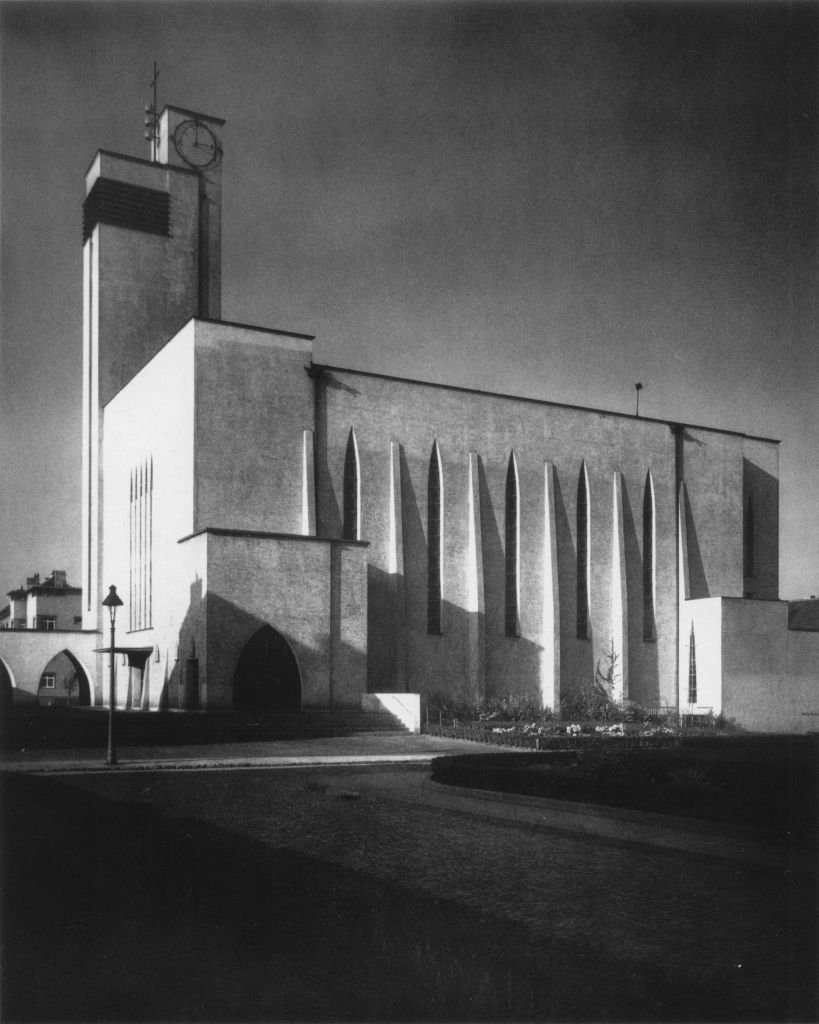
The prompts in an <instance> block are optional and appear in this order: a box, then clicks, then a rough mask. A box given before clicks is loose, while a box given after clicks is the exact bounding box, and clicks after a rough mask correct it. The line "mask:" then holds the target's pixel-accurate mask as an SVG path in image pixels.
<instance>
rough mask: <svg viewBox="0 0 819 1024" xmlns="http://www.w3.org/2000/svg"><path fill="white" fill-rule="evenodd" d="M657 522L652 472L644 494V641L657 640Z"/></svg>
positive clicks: (648, 476)
mask: <svg viewBox="0 0 819 1024" xmlns="http://www.w3.org/2000/svg"><path fill="white" fill-rule="evenodd" d="M656 542H657V520H656V510H655V507H654V481H653V480H652V478H651V471H650V470H649V472H648V473H646V486H645V491H644V492H643V640H656V639H657V622H656V618H655V610H654V609H655V600H656V593H657V571H656Z"/></svg>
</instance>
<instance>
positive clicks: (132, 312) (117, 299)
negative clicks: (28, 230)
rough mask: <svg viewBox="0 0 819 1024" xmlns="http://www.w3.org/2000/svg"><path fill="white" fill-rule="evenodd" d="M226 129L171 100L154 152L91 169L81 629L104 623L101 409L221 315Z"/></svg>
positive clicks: (110, 157)
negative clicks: (187, 329) (186, 330)
mask: <svg viewBox="0 0 819 1024" xmlns="http://www.w3.org/2000/svg"><path fill="white" fill-rule="evenodd" d="M152 113H153V112H152ZM223 124H224V121H222V120H221V118H217V117H212V116H210V115H205V114H198V113H195V112H194V111H190V110H185V109H183V108H181V107H171V106H166V107H165V108H164V109H163V111H162V113H161V114H160V115H159V116H158V117H156V118H155V130H152V131H151V132H150V138H149V141H150V143H151V159H147V160H144V159H139V158H136V157H132V156H126V155H123V154H119V153H111V152H109V151H107V150H100V151H99V152H98V153H97V155H96V156H95V157H94V160H93V161H92V163H91V166H90V168H89V169H88V172H87V174H86V178H85V187H86V197H85V202H84V204H83V440H82V446H83V452H82V454H83V470H82V472H83V498H82V508H83V516H82V551H83V556H82V557H83V579H82V586H83V592H84V593H83V628H84V629H95V628H96V626H97V614H98V608H99V603H100V600H101V598H102V595H103V593H104V588H102V589H101V581H100V580H99V578H98V576H99V569H100V551H101V543H102V536H101V530H102V527H101V516H100V508H101V501H102V488H103V481H102V479H101V476H100V471H99V466H100V451H101V445H102V429H103V422H102V412H103V409H104V407H105V405H106V404H107V403H108V402H109V401H110V400H111V399H112V398H113V397H114V395H116V394H117V392H118V391H120V390H121V389H122V388H123V387H124V386H125V385H126V384H127V383H128V381H130V380H131V378H132V377H134V376H135V375H136V374H137V373H139V371H140V370H141V369H142V367H143V366H144V365H145V364H146V363H147V362H148V361H149V360H150V359H151V358H152V357H153V356H154V355H156V353H157V352H158V351H159V350H160V349H161V348H162V347H163V346H164V345H165V343H166V342H167V341H169V340H170V339H171V338H172V337H173V336H174V335H175V334H176V333H177V331H179V330H180V328H181V327H183V326H184V324H186V323H187V322H188V321H189V320H190V319H191V318H192V317H200V318H204V319H213V320H218V319H219V318H220V316H221V234H222V229H221V225H222V218H221V193H222V143H221V139H220V135H221V130H222V126H223ZM146 134H148V133H146ZM146 415H150V410H146Z"/></svg>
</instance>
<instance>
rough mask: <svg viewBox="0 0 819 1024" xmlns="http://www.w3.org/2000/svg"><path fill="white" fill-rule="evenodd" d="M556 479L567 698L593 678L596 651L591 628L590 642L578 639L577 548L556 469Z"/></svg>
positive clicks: (562, 674) (563, 682)
mask: <svg viewBox="0 0 819 1024" xmlns="http://www.w3.org/2000/svg"><path fill="white" fill-rule="evenodd" d="M553 479H554V502H555V534H556V544H557V575H558V595H559V602H560V694H561V696H562V697H567V696H571V695H573V694H577V693H579V692H581V691H582V690H583V689H585V687H587V686H588V685H589V683H590V682H591V681H592V680H593V679H594V648H593V643H592V639H591V637H592V635H593V634H592V633H591V629H590V631H589V639H588V640H581V639H579V638H578V636H577V545H576V543H575V537H574V532H573V530H572V526H571V523H570V521H569V513H568V512H567V510H566V502H565V500H564V498H563V488H562V486H561V483H560V474H559V473H558V470H557V467H556V466H555V468H554V476H553ZM573 486H574V484H573ZM592 600H594V587H592Z"/></svg>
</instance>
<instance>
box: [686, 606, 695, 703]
mask: <svg viewBox="0 0 819 1024" xmlns="http://www.w3.org/2000/svg"><path fill="white" fill-rule="evenodd" d="M688 703H689V704H696V703H697V643H696V640H695V639H694V623H693V622H692V623H691V636H690V637H689V639H688Z"/></svg>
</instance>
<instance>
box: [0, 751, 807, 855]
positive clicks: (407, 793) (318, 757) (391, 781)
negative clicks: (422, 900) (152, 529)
mask: <svg viewBox="0 0 819 1024" xmlns="http://www.w3.org/2000/svg"><path fill="white" fill-rule="evenodd" d="M500 749H503V748H500ZM498 750H499V748H498V747H497V746H495V745H491V744H481V743H472V742H468V741H462V740H451V739H445V738H443V737H438V736H426V735H418V736H416V735H407V734H400V733H399V734H381V733H360V734H356V735H352V736H335V737H317V738H311V739H309V740H277V741H270V742H260V743H234V744H221V745H218V744H217V745H209V746H202V747H197V746H184V747H183V746H178V747H142V748H122V749H121V750H120V751H118V763H117V765H116V766H115V767H110V766H108V765H106V764H105V756H104V751H98V750H65V751H45V750H32V751H23V752H19V751H17V752H12V753H10V754H7V755H6V756H5V758H4V760H3V761H2V763H0V771H5V772H25V773H44V774H66V773H68V774H75V773H80V772H82V773H97V772H99V773H102V774H105V773H112V772H113V773H116V774H123V773H130V772H140V773H141V772H149V771H183V770H184V771H193V770H226V769H244V770H250V769H282V768H310V767H315V768H320V767H342V766H347V767H360V768H365V767H368V766H380V767H382V768H384V769H388V768H389V767H390V766H397V765H407V766H411V765H416V766H419V767H422V766H424V765H428V764H429V763H430V762H431V760H432V758H434V757H439V756H441V755H444V754H458V753H470V754H474V753H480V752H482V751H483V752H486V753H497V752H498ZM357 784H360V786H361V787H362V789H363V790H365V791H368V792H371V793H373V792H377V793H378V794H379V795H380V796H383V797H385V798H388V799H392V800H398V801H404V802H407V803H412V804H416V805H425V806H429V807H437V808H439V809H442V810H447V811H452V812H455V811H457V812H458V813H461V814H466V815H472V816H475V817H479V818H481V817H483V818H487V819H491V820H495V821H498V822H501V821H503V822H507V823H510V824H517V825H520V826H523V827H526V828H529V829H532V830H545V829H548V830H552V831H563V832H579V833H585V834H588V835H596V836H600V837H606V838H608V839H611V840H615V841H618V842H625V843H635V844H639V845H654V846H660V847H665V848H668V849H676V850H683V851H687V852H689V853H692V854H697V855H700V856H711V857H718V858H723V859H727V860H736V861H745V862H747V863H751V864H755V865H757V866H759V867H769V868H772V869H774V870H776V871H783V872H788V873H790V872H795V873H798V874H800V875H804V874H810V873H811V872H812V871H813V868H814V857H813V856H812V855H811V854H810V853H809V852H807V851H805V850H789V849H788V848H787V847H783V846H782V845H779V844H775V843H772V842H770V841H768V840H767V839H766V838H765V837H764V836H761V835H760V834H758V833H756V832H754V831H752V830H750V829H742V828H735V827H730V826H722V825H717V824H712V823H706V822H700V821H696V820H694V819H691V818H676V817H671V816H668V815H661V814H650V813H645V812H640V811H630V810H625V809H622V808H614V807H603V806H599V805H594V804H582V803H572V802H569V801H564V800H546V799H542V798H537V797H525V796H516V795H511V794H503V793H495V792H489V791H483V790H466V789H462V788H460V787H454V786H443V785H440V784H438V783H435V782H432V781H430V780H429V779H428V777H427V776H426V775H425V774H416V773H400V774H395V773H390V772H379V773H377V774H373V773H367V774H363V775H361V777H360V779H358V782H357Z"/></svg>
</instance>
